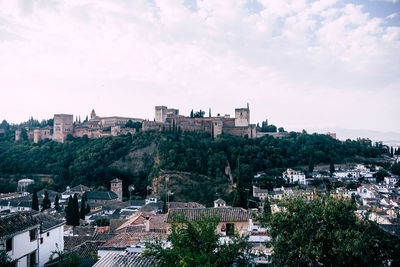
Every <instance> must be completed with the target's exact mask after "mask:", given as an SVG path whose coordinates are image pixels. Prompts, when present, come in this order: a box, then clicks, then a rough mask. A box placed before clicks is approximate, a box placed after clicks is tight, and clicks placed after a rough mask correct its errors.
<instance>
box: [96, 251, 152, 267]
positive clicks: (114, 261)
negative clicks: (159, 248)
mask: <svg viewBox="0 0 400 267" xmlns="http://www.w3.org/2000/svg"><path fill="white" fill-rule="evenodd" d="M157 265H158V260H156V258H155V257H142V255H141V254H140V253H134V252H124V253H123V254H119V253H116V252H109V253H107V254H106V255H105V256H103V257H102V258H101V259H100V260H99V261H98V262H96V264H95V265H93V267H108V266H120V267H126V266H143V267H146V266H157Z"/></svg>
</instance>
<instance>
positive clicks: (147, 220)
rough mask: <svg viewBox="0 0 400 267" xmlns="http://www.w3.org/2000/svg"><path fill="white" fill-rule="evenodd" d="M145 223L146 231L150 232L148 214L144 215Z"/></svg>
mask: <svg viewBox="0 0 400 267" xmlns="http://www.w3.org/2000/svg"><path fill="white" fill-rule="evenodd" d="M145 224H146V232H150V218H149V216H146V221H145Z"/></svg>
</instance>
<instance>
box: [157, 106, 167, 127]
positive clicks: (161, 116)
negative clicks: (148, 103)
mask: <svg viewBox="0 0 400 267" xmlns="http://www.w3.org/2000/svg"><path fill="white" fill-rule="evenodd" d="M166 118H167V107H166V106H156V118H155V119H156V122H162V123H164V122H165V119H166Z"/></svg>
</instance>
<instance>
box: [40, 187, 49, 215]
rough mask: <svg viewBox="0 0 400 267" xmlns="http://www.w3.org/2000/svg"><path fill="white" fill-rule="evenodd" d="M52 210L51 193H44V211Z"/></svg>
mask: <svg viewBox="0 0 400 267" xmlns="http://www.w3.org/2000/svg"><path fill="white" fill-rule="evenodd" d="M50 208H51V201H50V199H49V193H48V192H47V190H46V191H44V198H43V201H42V211H44V210H47V209H50Z"/></svg>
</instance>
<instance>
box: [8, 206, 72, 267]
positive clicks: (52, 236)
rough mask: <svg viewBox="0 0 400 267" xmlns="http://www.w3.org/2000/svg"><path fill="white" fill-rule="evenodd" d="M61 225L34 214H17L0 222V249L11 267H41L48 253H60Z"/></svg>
mask: <svg viewBox="0 0 400 267" xmlns="http://www.w3.org/2000/svg"><path fill="white" fill-rule="evenodd" d="M64 224H65V223H64V221H63V220H62V219H57V218H55V217H53V216H51V215H48V214H43V213H38V212H32V211H31V212H18V213H13V214H10V215H6V216H3V217H1V218H0V247H1V249H5V250H6V252H7V254H8V256H9V257H10V258H11V260H12V261H13V262H15V266H18V267H20V266H21V267H22V266H24V267H25V266H44V264H45V263H46V262H47V261H49V257H50V255H51V254H52V251H57V250H59V251H63V249H64V235H63V227H64Z"/></svg>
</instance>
